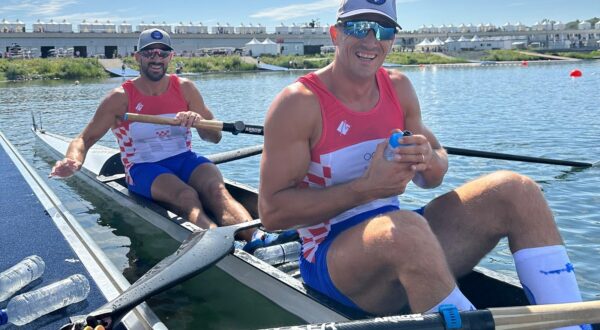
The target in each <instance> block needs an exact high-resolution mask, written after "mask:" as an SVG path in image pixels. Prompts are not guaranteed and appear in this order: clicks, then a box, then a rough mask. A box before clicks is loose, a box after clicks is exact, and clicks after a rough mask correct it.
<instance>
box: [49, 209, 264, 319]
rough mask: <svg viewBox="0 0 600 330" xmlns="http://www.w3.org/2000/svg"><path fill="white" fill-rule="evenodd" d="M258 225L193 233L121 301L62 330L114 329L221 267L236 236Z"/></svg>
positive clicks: (247, 224)
mask: <svg viewBox="0 0 600 330" xmlns="http://www.w3.org/2000/svg"><path fill="white" fill-rule="evenodd" d="M258 225H260V220H254V221H250V222H244V223H241V224H237V225H233V226H227V227H218V228H213V229H209V230H198V231H195V232H193V233H192V234H190V237H189V238H188V239H186V240H185V241H184V242H183V243H182V244H181V246H180V247H179V249H177V251H175V253H173V254H171V255H170V256H168V257H166V258H165V259H163V260H162V261H161V262H159V263H158V264H156V266H154V267H152V269H150V270H149V271H148V272H147V273H146V274H144V276H142V277H140V278H139V279H138V280H137V281H136V282H135V283H133V284H132V285H131V286H130V287H129V288H128V289H127V290H125V291H124V292H123V293H121V294H120V295H119V296H118V297H116V298H115V299H113V300H112V301H110V302H108V303H106V304H105V305H104V306H102V307H100V308H98V309H97V310H95V311H93V312H91V313H90V314H88V316H87V318H86V320H85V321H81V322H75V323H70V324H67V325H65V326H63V327H62V328H61V329H62V330H66V329H83V327H85V326H86V325H89V326H91V327H92V328H94V327H95V326H96V325H99V324H102V325H103V326H105V327H106V328H108V329H110V328H112V327H113V326H115V325H116V324H117V323H118V322H119V321H120V320H121V318H122V317H123V316H124V315H125V314H127V313H128V312H129V311H130V310H132V309H133V308H135V307H136V306H137V305H139V304H141V303H142V302H144V301H145V300H146V299H148V298H150V297H152V296H154V295H156V294H158V293H160V292H162V291H164V290H166V289H168V288H170V287H173V286H175V285H177V284H179V283H181V282H183V281H185V280H187V279H188V278H190V277H192V276H194V275H196V274H198V273H200V272H202V271H204V270H206V269H207V268H209V267H210V266H212V265H214V264H215V263H217V262H218V261H219V260H221V259H222V258H223V257H225V256H226V255H227V254H228V253H230V252H231V250H233V243H234V235H235V233H237V232H238V231H240V230H244V229H248V228H251V227H256V226H258ZM86 323H87V324H86Z"/></svg>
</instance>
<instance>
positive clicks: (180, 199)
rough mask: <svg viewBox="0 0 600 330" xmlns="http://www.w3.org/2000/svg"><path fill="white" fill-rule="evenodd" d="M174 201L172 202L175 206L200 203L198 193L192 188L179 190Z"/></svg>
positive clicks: (187, 187)
mask: <svg viewBox="0 0 600 330" xmlns="http://www.w3.org/2000/svg"><path fill="white" fill-rule="evenodd" d="M173 199H174V200H173V201H171V202H172V203H173V204H175V205H194V204H196V203H199V202H200V197H199V196H198V192H197V191H196V190H195V189H194V188H192V187H190V186H186V187H184V188H181V189H179V190H178V191H177V192H176V193H175V194H174V195H173Z"/></svg>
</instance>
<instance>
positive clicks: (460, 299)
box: [425, 286, 476, 314]
mask: <svg viewBox="0 0 600 330" xmlns="http://www.w3.org/2000/svg"><path fill="white" fill-rule="evenodd" d="M445 304H452V305H454V306H456V308H457V309H458V310H459V311H472V310H475V309H476V308H475V306H473V304H471V302H470V301H469V299H467V297H465V295H464V294H463V293H462V291H460V289H459V288H458V286H455V287H454V290H452V292H450V294H449V295H448V297H446V298H444V299H442V301H440V302H439V303H438V304H437V305H435V306H433V308H431V309H429V310H428V311H427V312H425V314H431V313H437V312H438V309H439V308H440V306H441V305H445Z"/></svg>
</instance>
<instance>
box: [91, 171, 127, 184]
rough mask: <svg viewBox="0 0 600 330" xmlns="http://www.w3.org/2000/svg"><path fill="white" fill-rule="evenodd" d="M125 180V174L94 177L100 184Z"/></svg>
mask: <svg viewBox="0 0 600 330" xmlns="http://www.w3.org/2000/svg"><path fill="white" fill-rule="evenodd" d="M124 178H125V174H124V173H119V174H115V175H109V176H106V175H98V176H97V177H96V179H98V181H100V182H102V183H108V182H111V181H117V180H121V179H124Z"/></svg>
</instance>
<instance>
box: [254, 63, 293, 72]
mask: <svg viewBox="0 0 600 330" xmlns="http://www.w3.org/2000/svg"><path fill="white" fill-rule="evenodd" d="M256 67H257V68H258V69H259V70H268V71H289V69H288V68H284V67H282V66H277V65H272V64H266V63H258V64H257V65H256Z"/></svg>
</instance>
